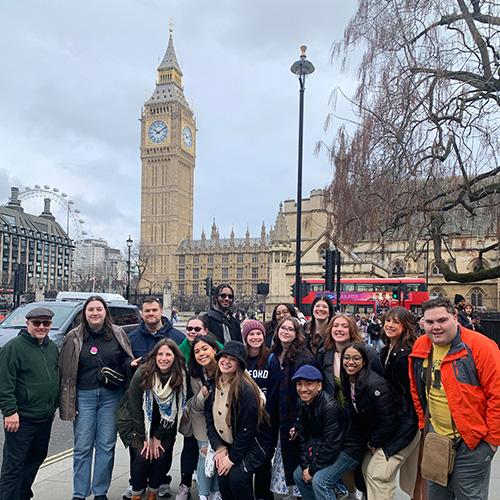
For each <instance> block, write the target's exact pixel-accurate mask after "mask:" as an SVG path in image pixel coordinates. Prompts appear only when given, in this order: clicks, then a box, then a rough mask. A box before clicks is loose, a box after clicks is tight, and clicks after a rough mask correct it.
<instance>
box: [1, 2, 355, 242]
mask: <svg viewBox="0 0 500 500" xmlns="http://www.w3.org/2000/svg"><path fill="white" fill-rule="evenodd" d="M354 7H355V5H354V2H352V5H351V2H324V1H320V0H311V1H310V2H309V3H307V4H304V2H301V1H300V2H299V1H298V0H275V1H273V2H268V1H267V2H266V1H264V0H255V1H253V2H247V1H243V0H222V1H219V2H210V3H209V2H200V1H195V0H172V1H169V2H166V1H164V0H147V1H146V0H109V1H107V2H101V1H98V0H89V1H88V2H85V3H74V2H61V1H56V0H47V1H45V2H42V3H40V2H36V1H35V0H27V1H25V2H3V3H2V5H1V6H0V43H1V44H2V47H4V51H3V60H2V69H3V71H2V79H1V80H0V104H1V107H2V111H3V112H2V114H1V116H0V197H1V199H0V202H6V201H7V198H8V196H9V191H10V185H19V186H20V187H24V186H26V185H33V184H42V185H43V184H49V185H51V186H57V187H58V188H59V189H60V190H61V191H65V192H67V193H68V195H69V196H71V198H72V199H73V200H74V201H75V204H77V205H78V207H79V209H80V210H81V213H82V218H83V219H85V221H86V222H85V226H86V228H87V232H88V233H89V234H91V235H93V236H95V237H103V238H105V239H107V240H108V241H110V243H111V244H113V245H115V246H118V247H120V248H121V246H122V242H123V241H124V240H125V239H126V238H127V237H128V234H129V233H130V234H132V235H133V238H134V239H138V236H139V218H140V213H139V211H140V151H139V146H140V127H139V121H138V119H139V118H140V114H141V107H142V105H143V103H144V101H145V100H146V99H147V98H149V96H150V95H151V93H152V92H153V90H154V80H155V76H156V67H157V65H158V63H159V60H160V59H161V57H162V56H163V54H164V51H165V49H166V45H167V40H168V25H169V20H170V18H171V17H172V18H173V21H174V43H175V47H176V51H177V56H178V59H179V61H180V63H181V65H182V69H183V72H184V85H185V95H186V98H187V99H188V101H189V102H190V103H191V104H192V105H193V108H194V110H195V113H196V118H197V127H198V136H197V148H198V149H197V164H196V170H195V214H194V220H195V229H194V235H195V237H199V234H200V232H201V228H202V227H205V229H208V228H209V227H210V226H211V223H212V217H214V216H215V217H216V219H217V221H218V223H219V224H220V226H221V233H222V234H225V235H228V234H229V231H230V228H231V226H234V229H235V232H236V234H237V236H241V235H243V233H244V231H245V230H246V227H247V225H248V226H249V228H250V231H251V233H252V234H253V235H258V234H260V225H261V223H262V221H263V220H264V221H265V222H266V225H267V226H268V227H269V226H270V225H271V224H273V223H274V219H275V216H276V211H277V207H278V204H279V202H280V201H281V200H283V199H288V198H293V197H294V196H295V192H296V168H297V167H296V166H297V129H298V83H297V81H296V78H295V77H294V76H293V75H292V74H291V73H290V69H289V68H290V65H291V63H292V62H293V61H294V60H296V59H297V58H298V56H299V46H300V45H301V44H306V45H308V57H309V58H310V59H311V60H312V61H313V62H314V64H315V66H316V72H315V73H314V74H313V75H311V77H310V78H309V79H308V82H307V88H306V101H305V106H306V108H305V123H304V125H305V128H304V193H305V194H307V192H308V191H309V190H311V189H314V188H316V187H321V186H324V185H325V184H326V183H327V182H328V180H329V179H330V177H331V167H330V165H329V164H328V161H327V159H326V158H325V156H324V155H320V156H319V157H315V156H314V154H313V151H314V146H315V143H316V141H317V140H318V139H324V140H326V141H327V142H328V141H329V140H330V138H331V136H332V133H329V134H328V135H325V134H324V132H323V122H324V119H325V117H326V114H327V112H328V111H329V105H328V100H329V96H330V92H331V91H332V90H333V89H334V88H335V87H336V86H339V85H341V86H342V88H344V89H345V91H346V93H348V94H349V93H351V92H352V90H353V89H352V87H353V83H352V81H353V78H352V76H351V75H349V74H348V75H342V74H341V73H340V71H339V68H338V67H334V66H333V65H332V64H330V61H329V52H330V48H331V44H332V42H333V41H334V40H335V39H338V38H339V37H341V36H342V32H343V29H344V27H345V25H346V23H347V20H348V19H349V17H350V15H351V14H352V11H353V9H354ZM338 111H339V112H340V114H345V115H346V116H348V115H349V114H350V110H349V107H348V105H347V103H345V102H343V103H341V104H340V105H339V110H338Z"/></svg>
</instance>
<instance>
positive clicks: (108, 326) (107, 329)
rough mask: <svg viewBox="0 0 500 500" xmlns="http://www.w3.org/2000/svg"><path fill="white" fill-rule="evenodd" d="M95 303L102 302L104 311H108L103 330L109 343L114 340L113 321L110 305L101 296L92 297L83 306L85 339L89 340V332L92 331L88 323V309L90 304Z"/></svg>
mask: <svg viewBox="0 0 500 500" xmlns="http://www.w3.org/2000/svg"><path fill="white" fill-rule="evenodd" d="M94 301H97V302H100V303H101V304H102V306H103V307H104V310H105V311H106V316H105V317H104V324H103V330H104V339H105V340H108V341H109V340H111V339H112V338H113V321H112V320H111V315H110V313H109V307H108V304H106V301H105V300H104V299H103V298H102V297H101V296H100V295H91V296H90V297H89V298H88V299H87V300H86V301H85V302H84V304H83V308H82V312H81V315H82V316H81V319H82V326H83V339H84V340H87V338H88V336H89V331H90V330H92V329H91V328H90V325H89V322H88V321H87V315H86V314H85V313H86V312H87V307H88V305H89V304H90V302H94Z"/></svg>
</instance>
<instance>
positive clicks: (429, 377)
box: [424, 343, 460, 440]
mask: <svg viewBox="0 0 500 500" xmlns="http://www.w3.org/2000/svg"><path fill="white" fill-rule="evenodd" d="M433 356H434V345H433V344H432V343H431V352H430V353H429V358H428V365H427V369H426V371H425V386H426V387H425V389H426V393H427V404H426V406H425V417H424V437H425V435H426V434H427V433H428V432H429V426H430V422H431V419H430V414H429V407H430V402H429V393H430V392H431V382H432V361H433ZM450 417H451V426H452V428H453V437H454V439H455V440H457V439H459V438H460V433H459V432H458V431H457V428H456V426H455V421H454V420H453V416H452V415H451V411H450Z"/></svg>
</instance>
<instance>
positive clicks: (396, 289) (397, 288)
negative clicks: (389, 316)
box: [392, 285, 400, 300]
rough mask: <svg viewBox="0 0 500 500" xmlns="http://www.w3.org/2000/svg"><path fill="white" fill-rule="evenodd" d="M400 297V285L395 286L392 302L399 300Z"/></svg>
mask: <svg viewBox="0 0 500 500" xmlns="http://www.w3.org/2000/svg"><path fill="white" fill-rule="evenodd" d="M399 298H400V295H399V285H398V286H395V287H394V288H393V289H392V300H399Z"/></svg>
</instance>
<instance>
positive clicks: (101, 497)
mask: <svg viewBox="0 0 500 500" xmlns="http://www.w3.org/2000/svg"><path fill="white" fill-rule="evenodd" d="M94 500H108V496H107V495H95V496H94Z"/></svg>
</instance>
